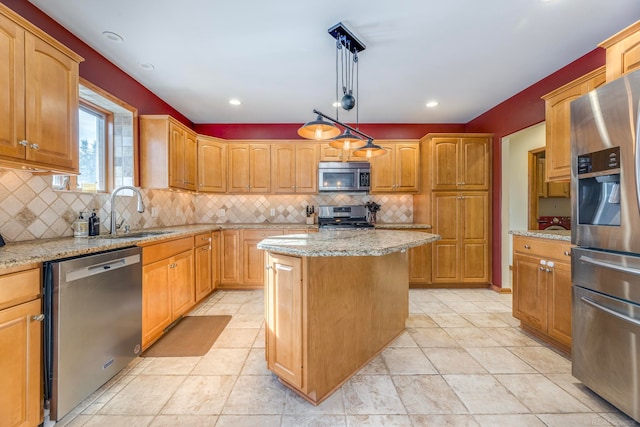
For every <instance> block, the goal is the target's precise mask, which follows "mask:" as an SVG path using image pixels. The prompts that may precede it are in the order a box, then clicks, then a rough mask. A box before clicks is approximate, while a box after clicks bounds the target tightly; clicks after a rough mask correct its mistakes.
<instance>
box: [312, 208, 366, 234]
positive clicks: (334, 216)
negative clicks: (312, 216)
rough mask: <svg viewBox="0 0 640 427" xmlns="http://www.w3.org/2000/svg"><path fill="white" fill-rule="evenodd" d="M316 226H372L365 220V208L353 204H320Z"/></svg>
mask: <svg viewBox="0 0 640 427" xmlns="http://www.w3.org/2000/svg"><path fill="white" fill-rule="evenodd" d="M318 226H319V227H320V228H325V229H326V228H334V229H347V228H372V227H373V224H370V223H369V221H367V208H366V207H364V206H362V205H353V206H320V208H319V209H318Z"/></svg>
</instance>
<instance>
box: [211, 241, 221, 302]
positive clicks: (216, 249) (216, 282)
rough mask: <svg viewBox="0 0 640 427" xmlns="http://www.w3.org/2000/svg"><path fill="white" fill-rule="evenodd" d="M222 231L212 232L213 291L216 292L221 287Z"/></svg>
mask: <svg viewBox="0 0 640 427" xmlns="http://www.w3.org/2000/svg"><path fill="white" fill-rule="evenodd" d="M221 235H222V233H221V232H220V231H213V232H211V290H212V291H215V290H216V289H218V287H219V286H220V255H221V252H220V240H221Z"/></svg>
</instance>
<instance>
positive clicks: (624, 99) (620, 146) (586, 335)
mask: <svg viewBox="0 0 640 427" xmlns="http://www.w3.org/2000/svg"><path fill="white" fill-rule="evenodd" d="M639 102H640V72H635V73H631V74H628V75H626V76H623V77H621V78H619V79H617V80H614V81H613V82H610V83H608V84H606V85H604V86H602V87H600V88H598V89H596V90H595V91H592V92H590V93H588V94H587V95H585V96H582V97H580V98H578V99H576V100H574V101H573V102H572V103H571V186H572V188H571V190H572V214H573V223H574V224H573V227H572V236H571V237H572V242H573V243H574V244H576V245H578V248H575V249H574V250H573V251H572V255H571V257H572V281H573V305H572V315H573V317H572V342H573V344H572V362H573V364H572V371H573V375H574V376H575V377H576V378H578V379H579V380H580V381H582V382H583V383H584V384H585V385H586V386H587V387H589V388H590V389H592V390H593V391H595V392H596V393H598V394H599V395H600V396H602V397H603V398H605V399H606V400H608V401H609V402H611V403H612V404H613V405H615V406H616V407H618V408H619V409H620V410H622V411H623V412H625V413H626V414H627V415H629V416H630V417H632V418H634V419H635V420H636V421H640V239H639V238H638V236H637V231H638V230H640V182H639V181H640V146H639V144H638V136H639V134H638V132H639V130H640V129H639V128H638V126H639V120H638V103H639Z"/></svg>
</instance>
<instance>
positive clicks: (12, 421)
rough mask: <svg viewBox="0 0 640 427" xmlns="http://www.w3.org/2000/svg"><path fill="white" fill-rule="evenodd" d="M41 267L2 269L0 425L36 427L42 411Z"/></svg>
mask: <svg viewBox="0 0 640 427" xmlns="http://www.w3.org/2000/svg"><path fill="white" fill-rule="evenodd" d="M41 276H42V273H41V268H40V265H39V264H37V265H36V264H30V265H28V266H23V267H13V268H9V269H4V270H0V425H2V426H5V425H6V426H12V427H13V426H21V427H32V426H37V425H38V424H40V423H41V422H42V420H43V409H42V399H43V396H42V387H43V384H42V380H43V375H42V320H43V319H44V316H43V313H42V300H41V297H40V293H41V289H42V286H41Z"/></svg>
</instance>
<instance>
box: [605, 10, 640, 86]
mask: <svg viewBox="0 0 640 427" xmlns="http://www.w3.org/2000/svg"><path fill="white" fill-rule="evenodd" d="M598 46H600V47H601V48H603V49H606V51H607V62H606V70H607V81H608V82H610V81H612V80H615V79H617V78H618V77H620V76H622V75H624V74H627V73H630V72H631V71H635V70H637V69H640V21H636V22H635V23H634V24H631V25H630V26H628V27H627V28H625V29H624V30H622V31H620V32H619V33H617V34H615V35H613V36H611V37H609V38H608V39H607V40H605V41H603V42H602V43H600V44H599V45H598Z"/></svg>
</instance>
